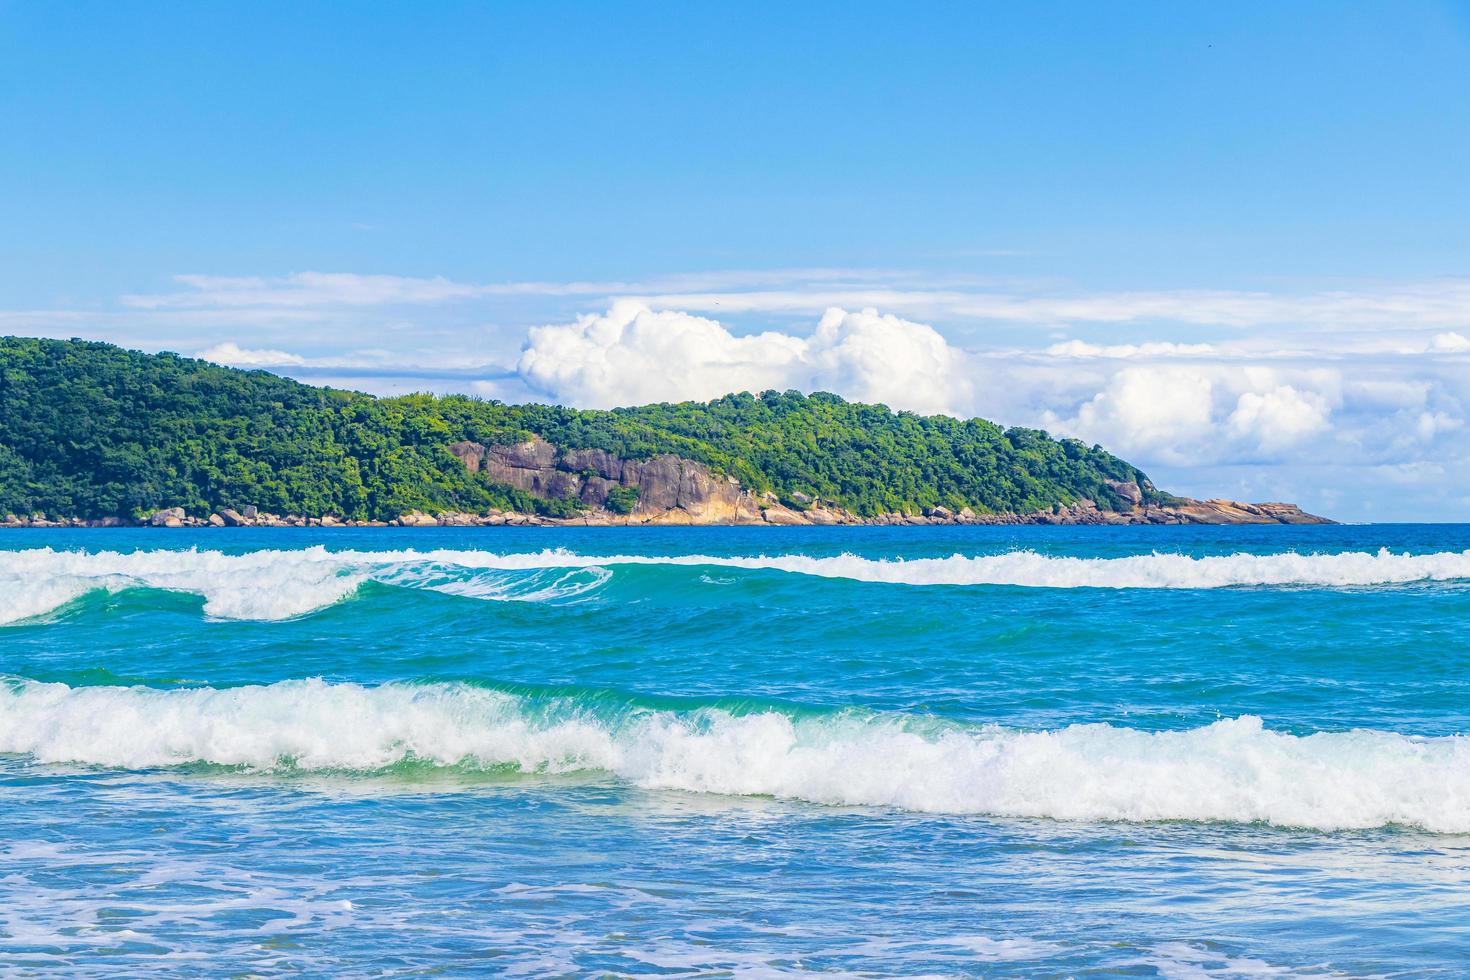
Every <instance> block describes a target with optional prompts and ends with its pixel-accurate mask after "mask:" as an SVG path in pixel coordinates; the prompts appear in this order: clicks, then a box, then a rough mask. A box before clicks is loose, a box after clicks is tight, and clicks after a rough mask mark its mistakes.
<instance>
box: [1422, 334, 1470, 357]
mask: <svg viewBox="0 0 1470 980" xmlns="http://www.w3.org/2000/svg"><path fill="white" fill-rule="evenodd" d="M1429 350H1430V351H1431V352H1434V353H1446V354H1463V353H1465V352H1466V351H1470V337H1466V336H1465V335H1464V334H1460V333H1455V332H1454V331H1450V332H1448V333H1441V334H1435V336H1434V339H1433V340H1431V341H1430V342H1429Z"/></svg>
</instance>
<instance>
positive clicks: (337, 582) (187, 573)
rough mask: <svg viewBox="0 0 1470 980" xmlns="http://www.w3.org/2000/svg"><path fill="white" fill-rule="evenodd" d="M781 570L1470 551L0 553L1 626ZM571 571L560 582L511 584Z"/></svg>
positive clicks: (1416, 563)
mask: <svg viewBox="0 0 1470 980" xmlns="http://www.w3.org/2000/svg"><path fill="white" fill-rule="evenodd" d="M630 565H643V566H703V567H714V568H727V569H744V570H773V571H779V572H787V573H791V574H797V575H811V576H817V577H821V578H834V579H850V580H854V581H860V582H878V583H888V584H897V585H914V586H924V585H959V586H978V585H994V586H1020V587H1031V588H1053V589H1072V588H1098V589H1218V588H1229V587H1239V586H1265V587H1274V586H1318V587H1365V586H1377V585H1395V584H1405V583H1412V582H1436V581H1450V580H1461V579H1470V551H1461V552H1454V551H1450V552H1438V553H1434V554H1407V553H1393V552H1390V551H1388V550H1387V549H1383V550H1380V551H1377V552H1367V551H1353V552H1341V553H1336V554H1303V553H1299V552H1280V553H1276V554H1265V555H1256V554H1245V553H1237V554H1232V555H1219V556H1210V557H1200V558H1196V557H1192V556H1189V555H1182V554H1162V553H1154V554H1147V555H1133V556H1128V557H1121V558H1075V557H1059V556H1050V555H1043V554H1038V553H1037V552H1034V551H1010V552H1005V553H1003V554H996V555H977V556H965V555H953V556H950V557H948V558H915V559H907V560H904V559H893V560H882V559H873V558H863V557H860V556H857V555H851V554H844V555H837V556H833V557H814V556H809V555H770V556H766V555H761V556H752V557H722V556H716V555H699V554H691V555H664V556H658V555H579V554H574V553H572V552H569V551H566V550H563V549H547V550H544V551H536V552H523V553H509V554H499V553H495V552H489V551H451V550H437V551H412V550H407V551H328V550H327V549H326V548H324V547H321V546H316V547H311V548H303V549H299V550H263V551H252V552H246V553H243V554H229V553H225V552H220V551H201V550H198V549H192V550H187V551H179V550H164V549H159V550H144V551H134V552H114V551H101V552H87V551H57V550H53V549H50V548H40V549H33V550H27V551H9V552H0V623H10V622H17V621H20V620H24V619H27V618H33V617H36V616H40V615H43V614H45V613H48V612H50V611H52V610H54V609H56V608H58V607H59V606H61V605H64V604H65V603H67V602H69V601H71V600H73V599H76V598H78V597H80V596H82V595H84V594H86V593H87V592H90V591H95V590H106V591H111V592H116V591H120V590H123V589H127V588H155V589H165V590H170V591H177V592H185V593H192V594H195V595H200V596H203V597H204V600H205V605H204V608H205V612H206V613H208V614H209V615H211V616H215V617H219V618H222V619H266V620H269V619H288V618H292V617H295V616H300V615H303V614H305V613H309V612H312V611H313V610H316V609H321V608H323V607H325V606H329V605H332V604H334V603H336V602H340V601H341V600H342V599H344V598H346V597H348V596H349V595H351V594H353V593H354V592H355V591H356V590H357V589H358V587H359V586H361V585H362V584H363V583H365V582H368V581H374V582H380V583H384V584H388V585H394V586H400V587H405V588H415V589H428V590H432V591H438V592H445V593H449V594H452V595H461V596H469V597H473V598H480V599H503V600H522V601H552V600H560V599H570V598H575V597H577V596H581V595H584V594H586V593H588V592H591V591H593V590H595V589H597V588H598V587H599V586H601V585H602V584H603V583H605V582H606V581H607V580H608V578H609V577H610V576H611V575H612V569H614V568H616V567H618V566H630ZM530 572H547V573H552V572H559V574H555V575H551V576H550V577H545V576H543V577H539V578H538V577H534V576H527V575H525V574H521V575H513V576H509V577H508V576H507V575H506V574H505V573H530Z"/></svg>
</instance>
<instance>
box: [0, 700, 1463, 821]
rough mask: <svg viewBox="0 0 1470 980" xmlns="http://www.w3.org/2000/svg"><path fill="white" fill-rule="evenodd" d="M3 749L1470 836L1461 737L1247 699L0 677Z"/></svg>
mask: <svg viewBox="0 0 1470 980" xmlns="http://www.w3.org/2000/svg"><path fill="white" fill-rule="evenodd" d="M0 752H8V753H19V754H24V755H27V756H30V757H32V758H34V759H36V760H37V761H40V762H48V763H49V762H76V763H85V764H92V765H98V766H105V767H114V768H124V769H141V768H153V767H158V766H170V765H179V764H185V763H193V762H205V763H216V764H222V765H230V766H243V767H247V768H250V769H255V770H263V771H272V770H278V769H283V768H290V769H296V770H347V771H356V772H375V771H381V770H383V769H386V768H388V767H391V766H394V765H396V764H399V763H403V762H407V761H415V762H418V763H420V764H429V765H436V766H455V767H459V768H462V769H468V770H479V769H488V768H511V769H516V770H520V771H524V772H540V773H565V772H575V771H598V772H604V773H608V774H611V775H613V776H616V777H617V778H619V779H622V780H625V781H627V782H629V783H632V784H635V785H638V786H641V787H645V788H650V789H668V790H683V791H690V792H701V793H722V794H731V795H761V796H774V797H778V798H782V799H791V800H805V801H809V802H813V803H825V804H842V805H872V806H883V807H895V808H901V809H906V810H915V811H925V812H937V813H979V814H993V815H999V816H1020V817H1050V818H1058V819H1067V820H1198V821H1241V822H1250V821H1264V822H1268V823H1272V824H1278V825H1283V826H1295V827H1312V828H1320V829H1340V828H1368V827H1378V826H1382V825H1386V824H1403V825H1411V826H1417V827H1422V828H1425V829H1427V830H1431V831H1437V832H1446V833H1450V832H1453V833H1464V832H1470V738H1465V737H1461V736H1446V737H1439V738H1421V737H1413V736H1406V735H1401V734H1396V733H1393V732H1370V731H1351V732H1332V733H1318V734H1313V735H1307V736H1297V735H1292V734H1288V733H1284V732H1276V731H1270V730H1267V729H1265V728H1264V727H1263V726H1262V723H1261V720H1260V719H1259V718H1256V717H1253V716H1243V717H1240V718H1235V719H1227V720H1223V721H1219V722H1216V723H1215V724H1212V725H1208V726H1206V727H1202V728H1195V729H1191V730H1187V731H1173V732H1147V731H1141V730H1136V729H1131V728H1116V727H1111V726H1107V725H1072V726H1069V727H1066V728H1061V729H1056V730H1052V731H1029V732H1028V731H1018V730H1014V729H1007V728H1001V727H998V726H963V725H957V724H948V723H940V722H937V721H935V720H933V719H920V718H917V717H913V716H904V715H893V714H875V713H871V712H859V711H848V712H842V713H837V714H824V715H811V716H797V717H793V716H791V715H788V714H784V713H779V712H775V711H766V712H757V713H752V714H744V715H738V714H731V713H729V712H725V711H722V710H715V709H699V710H694V711H687V712H671V711H662V710H659V711H656V710H652V709H644V708H636V709H635V708H631V707H629V708H625V709H624V710H621V711H608V710H607V709H606V708H605V707H604V708H599V709H595V710H594V708H593V707H592V706H590V705H584V704H581V703H579V702H577V701H575V700H572V699H559V700H554V701H551V702H547V701H539V702H536V703H535V704H534V705H530V704H528V703H527V702H525V701H524V700H522V699H521V698H520V697H518V696H514V695H510V694H506V693H502V692H498V691H493V690H487V689H483V688H477V687H473V686H468V685H461V684H434V685H410V684H386V685H383V686H380V687H363V686H359V685H356V684H349V683H326V682H324V681H320V680H297V681H284V682H280V683H276V684H272V685H269V686H252V687H239V688H227V689H212V688H202V689H176V690H158V689H148V688H141V687H78V688H72V687H68V686H67V685H65V684H56V683H41V682H37V681H32V680H25V679H11V680H7V681H3V682H0Z"/></svg>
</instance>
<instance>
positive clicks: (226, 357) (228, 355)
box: [194, 341, 306, 368]
mask: <svg viewBox="0 0 1470 980" xmlns="http://www.w3.org/2000/svg"><path fill="white" fill-rule="evenodd" d="M194 356H195V357H199V358H203V359H204V360H206V361H214V362H215V363H216V364H224V365H226V366H227V367H238V368H268V367H291V366H301V365H304V364H305V363H306V358H304V357H302V356H300V355H299V354H291V353H288V352H286V351H283V350H267V349H261V348H256V349H251V348H246V347H241V346H240V345H239V344H235V343H232V342H230V341H226V342H225V343H222V344H215V345H214V346H213V347H210V348H208V349H206V350H202V351H200V352H199V353H198V354H195V355H194Z"/></svg>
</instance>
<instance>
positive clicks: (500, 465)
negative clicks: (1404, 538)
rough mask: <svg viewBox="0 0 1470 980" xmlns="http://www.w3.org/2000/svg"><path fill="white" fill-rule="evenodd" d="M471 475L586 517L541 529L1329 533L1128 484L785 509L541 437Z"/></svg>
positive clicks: (497, 453)
mask: <svg viewBox="0 0 1470 980" xmlns="http://www.w3.org/2000/svg"><path fill="white" fill-rule="evenodd" d="M449 451H450V452H451V453H453V454H454V455H455V456H456V457H458V458H459V460H460V461H461V462H462V463H464V465H465V468H466V469H468V470H469V471H470V472H471V473H483V474H484V475H485V477H486V479H489V480H492V481H494V482H497V483H505V484H509V485H510V486H513V487H518V488H520V489H522V490H525V491H526V492H528V493H533V494H536V495H537V496H541V497H575V498H577V499H578V500H580V501H581V502H582V504H583V505H585V506H586V507H587V508H588V513H587V514H586V515H584V516H582V517H576V518H568V519H563V520H552V519H544V520H543V521H541V523H572V524H780V525H800V524H1331V523H1333V522H1332V521H1329V520H1327V519H1326V518H1322V517H1316V516H1314V515H1312V514H1307V513H1305V512H1304V511H1302V510H1301V508H1299V507H1297V506H1296V505H1294V504H1282V503H1264V504H1245V503H1239V502H1237V501H1232V500H1205V501H1200V500H1191V499H1188V498H1173V499H1172V500H1171V502H1170V503H1167V504H1161V503H1152V502H1150V501H1149V500H1148V494H1146V493H1145V492H1144V488H1142V487H1140V486H1139V485H1138V484H1137V483H1132V482H1112V483H1109V484H1108V489H1109V491H1110V492H1111V493H1112V494H1113V497H1114V499H1113V500H1112V501H1110V504H1111V506H1108V507H1100V506H1098V504H1097V502H1096V501H1092V500H1087V499H1082V500H1079V501H1077V502H1076V503H1074V504H1072V505H1070V506H1067V507H1057V508H1054V509H1052V510H1047V511H1038V512H1036V513H1031V514H977V513H976V512H975V511H973V510H972V509H970V508H969V507H965V508H963V509H961V510H959V511H954V510H951V509H949V508H947V507H943V506H936V507H930V508H928V509H926V510H925V511H924V512H923V513H922V514H902V513H896V512H895V513H891V514H881V515H879V516H877V517H871V518H864V517H859V516H858V515H856V514H853V513H851V512H850V511H846V510H843V509H842V508H840V507H837V506H835V505H833V504H831V503H830V502H824V501H822V500H818V499H816V498H813V497H811V496H810V495H808V494H804V493H799V492H798V493H793V494H792V495H791V499H790V500H789V501H787V502H783V501H781V500H780V499H778V498H777V497H775V496H774V495H773V494H769V493H766V494H759V495H757V494H754V493H752V492H751V491H749V490H747V489H745V488H744V487H742V486H741V485H740V483H739V481H738V480H736V479H735V478H734V477H730V476H722V475H720V474H717V473H714V472H712V471H711V470H710V469H709V467H707V466H705V465H704V464H703V463H698V462H695V461H694V460H690V459H683V458H681V457H678V456H672V455H662V456H654V457H653V458H651V459H646V460H625V459H621V458H619V457H618V456H615V455H613V454H612V453H609V452H607V451H605V450H602V449H567V450H563V449H558V448H557V447H555V446H553V445H552V444H551V443H549V442H547V441H546V440H544V439H541V438H540V437H532V438H531V439H530V440H528V441H527V442H522V443H517V444H515V445H509V446H483V445H481V444H479V443H476V442H458V443H455V444H454V445H452V446H450V447H449ZM620 486H621V487H627V488H630V489H633V490H636V491H637V494H638V496H637V502H636V504H635V505H634V506H633V509H632V512H631V513H630V514H627V515H622V514H616V513H613V511H612V510H610V509H609V508H608V499H609V494H610V493H611V492H612V490H613V489H614V488H616V487H620Z"/></svg>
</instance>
